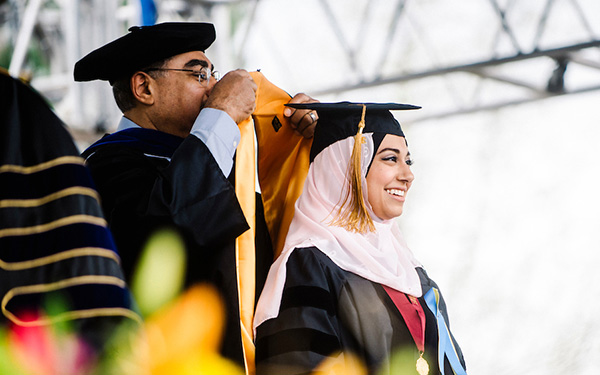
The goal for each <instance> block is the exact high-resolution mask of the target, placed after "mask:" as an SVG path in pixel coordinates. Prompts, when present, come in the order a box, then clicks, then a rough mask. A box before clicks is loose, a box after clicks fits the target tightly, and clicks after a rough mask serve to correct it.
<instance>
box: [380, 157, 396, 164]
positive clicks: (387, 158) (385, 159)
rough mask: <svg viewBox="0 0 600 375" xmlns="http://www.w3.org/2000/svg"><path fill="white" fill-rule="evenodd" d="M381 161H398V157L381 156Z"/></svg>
mask: <svg viewBox="0 0 600 375" xmlns="http://www.w3.org/2000/svg"><path fill="white" fill-rule="evenodd" d="M383 161H391V162H394V163H395V162H397V161H398V157H396V156H387V157H385V158H383Z"/></svg>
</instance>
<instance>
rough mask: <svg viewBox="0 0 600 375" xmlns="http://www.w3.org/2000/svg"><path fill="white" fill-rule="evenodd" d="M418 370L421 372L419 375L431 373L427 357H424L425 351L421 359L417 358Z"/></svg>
mask: <svg viewBox="0 0 600 375" xmlns="http://www.w3.org/2000/svg"><path fill="white" fill-rule="evenodd" d="M417 372H418V373H419V375H427V374H429V364H428V363H427V361H426V360H425V358H423V353H421V356H420V357H419V359H417Z"/></svg>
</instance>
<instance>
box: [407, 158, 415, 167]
mask: <svg viewBox="0 0 600 375" xmlns="http://www.w3.org/2000/svg"><path fill="white" fill-rule="evenodd" d="M405 163H406V165H408V166H410V165H413V163H414V162H413V160H412V159H406V161H405Z"/></svg>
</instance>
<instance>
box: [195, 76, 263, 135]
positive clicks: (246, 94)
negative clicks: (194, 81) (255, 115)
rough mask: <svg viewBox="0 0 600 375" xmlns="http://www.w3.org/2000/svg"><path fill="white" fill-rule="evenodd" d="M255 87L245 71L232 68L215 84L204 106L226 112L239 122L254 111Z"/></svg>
mask: <svg viewBox="0 0 600 375" xmlns="http://www.w3.org/2000/svg"><path fill="white" fill-rule="evenodd" d="M257 88H258V87H257V86H256V83H254V80H252V77H251V76H250V74H249V73H248V72H247V71H245V70H243V69H238V70H233V71H231V72H229V73H227V74H225V75H224V76H223V78H221V79H220V80H219V82H217V83H216V84H215V86H214V87H213V89H212V91H211V92H210V95H209V96H208V100H207V101H206V105H205V107H207V108H215V109H220V110H222V111H224V112H227V114H228V115H229V116H231V118H232V119H233V121H235V123H236V124H239V123H240V122H242V121H244V120H245V119H247V118H248V117H250V115H251V114H252V112H254V107H255V106H256V89H257Z"/></svg>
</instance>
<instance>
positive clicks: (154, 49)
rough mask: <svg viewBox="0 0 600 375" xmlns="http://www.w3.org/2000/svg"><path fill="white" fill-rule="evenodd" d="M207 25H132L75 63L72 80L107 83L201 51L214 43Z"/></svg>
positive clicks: (182, 23) (212, 30)
mask: <svg viewBox="0 0 600 375" xmlns="http://www.w3.org/2000/svg"><path fill="white" fill-rule="evenodd" d="M215 38H216V33H215V27H214V26H213V25H212V24H210V23H192V22H167V23H160V24H157V25H152V26H133V27H130V28H129V33H128V34H125V35H123V36H122V37H120V38H118V39H116V40H113V41H112V42H110V43H108V44H105V45H104V46H102V47H100V48H98V49H96V50H94V51H92V52H90V53H89V54H88V55H86V56H85V57H83V58H82V59H81V60H79V61H78V62H77V63H76V64H75V69H74V71H73V76H74V78H75V81H92V80H96V79H100V80H105V81H109V82H111V84H112V83H113V82H114V81H116V80H117V79H119V78H124V77H127V76H129V75H132V74H133V73H135V72H136V71H138V70H141V69H143V68H145V67H147V66H149V65H151V64H153V63H155V62H158V61H161V60H163V59H166V58H168V57H172V56H175V55H179V54H181V53H185V52H190V51H205V50H206V49H207V48H208V47H209V46H210V45H211V44H212V43H213V42H214V40H215Z"/></svg>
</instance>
